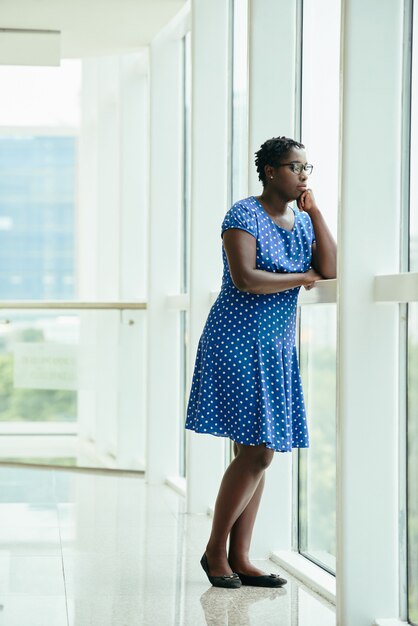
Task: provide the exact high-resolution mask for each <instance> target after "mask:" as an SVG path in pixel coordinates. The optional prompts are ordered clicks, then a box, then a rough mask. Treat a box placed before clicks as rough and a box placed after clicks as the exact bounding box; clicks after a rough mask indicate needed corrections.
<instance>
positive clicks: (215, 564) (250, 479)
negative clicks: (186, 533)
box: [206, 443, 274, 576]
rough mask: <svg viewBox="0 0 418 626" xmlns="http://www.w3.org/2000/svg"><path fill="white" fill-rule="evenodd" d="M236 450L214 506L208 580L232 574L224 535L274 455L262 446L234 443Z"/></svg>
mask: <svg viewBox="0 0 418 626" xmlns="http://www.w3.org/2000/svg"><path fill="white" fill-rule="evenodd" d="M236 446H237V448H238V453H237V455H236V456H235V458H234V459H233V460H232V461H231V463H230V464H229V466H228V467H227V469H226V471H225V474H224V476H223V478H222V482H221V486H220V488H219V493H218V496H217V499H216V502H215V510H214V516H213V522H212V531H211V535H210V537H209V541H208V544H207V546H206V556H207V559H208V565H209V572H210V574H211V576H223V575H230V574H232V572H233V570H232V569H231V567H230V565H229V563H228V559H227V555H226V541H227V538H228V535H229V533H230V531H231V528H232V526H233V525H234V523H235V521H236V520H237V519H238V517H239V516H240V515H241V513H242V512H243V511H244V509H245V508H246V507H247V505H248V503H249V502H250V500H251V498H252V497H253V495H254V493H255V491H256V489H257V487H258V484H259V482H260V480H261V479H262V477H263V474H264V470H265V469H266V468H267V467H268V466H269V465H270V463H271V461H272V459H273V455H274V450H271V449H269V448H266V446H265V445H264V444H260V445H258V446H249V445H243V444H240V443H238V444H236ZM243 573H245V572H243Z"/></svg>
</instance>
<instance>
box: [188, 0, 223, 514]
mask: <svg viewBox="0 0 418 626" xmlns="http://www.w3.org/2000/svg"><path fill="white" fill-rule="evenodd" d="M228 6H229V2H226V1H225V0H211V1H210V2H207V0H193V2H192V28H191V32H192V190H191V195H192V201H191V205H192V208H191V261H190V263H191V267H190V342H189V347H190V350H189V359H190V362H189V371H190V373H191V375H192V373H193V368H194V363H195V358H196V351H197V344H198V341H199V337H200V335H201V333H202V331H203V326H204V324H205V321H206V318H207V316H208V313H209V309H210V299H209V298H210V292H211V291H216V290H218V289H219V288H220V284H221V279H222V240H221V223H222V219H223V216H224V214H225V213H226V211H227V209H228V208H229V207H228V206H227V198H228V195H227V194H228V117H229V106H230V104H229V94H228V59H229V13H228ZM190 383H191V380H189V389H190ZM186 442H187V461H186V464H187V467H186V475H187V511H188V512H189V513H206V512H207V508H208V505H209V506H211V507H213V506H214V502H215V498H216V495H217V492H218V489H219V483H220V480H221V478H222V474H223V471H224V460H223V459H224V446H225V442H226V439H225V438H223V437H215V436H214V435H208V434H203V433H195V432H193V431H187V439H186Z"/></svg>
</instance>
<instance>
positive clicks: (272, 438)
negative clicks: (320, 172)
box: [185, 137, 336, 587]
mask: <svg viewBox="0 0 418 626" xmlns="http://www.w3.org/2000/svg"><path fill="white" fill-rule="evenodd" d="M304 148H305V146H304V145H303V144H302V143H299V142H297V141H294V140H293V139H289V138H287V137H276V138H272V139H269V140H267V141H266V142H265V143H263V145H262V146H261V148H260V150H258V152H256V159H255V164H256V167H257V171H258V177H259V179H260V180H261V182H262V184H263V191H262V193H261V195H260V196H250V197H248V198H245V199H243V200H240V201H239V202H236V203H235V204H234V205H233V206H232V207H231V208H230V209H229V211H227V213H226V215H225V217H224V220H223V222H222V226H221V237H222V238H223V249H222V255H223V263H224V272H223V277H222V288H221V292H220V294H219V296H218V298H217V300H216V302H215V303H214V304H213V306H212V308H211V310H210V313H209V316H208V319H207V321H206V324H205V327H204V329H203V333H202V336H201V338H200V341H199V345H198V348H197V355H196V363H195V368H194V373H193V380H192V386H191V391H190V397H189V402H188V407H187V417H186V423H185V428H188V429H190V430H194V431H196V432H198V433H208V434H212V435H215V436H220V437H229V438H230V439H231V440H232V441H233V442H234V454H235V458H234V459H233V461H232V462H231V463H230V465H229V467H228V468H227V470H226V471H225V474H224V476H223V479H222V482H221V486H220V489H219V494H218V496H217V500H216V503H215V510H214V517H213V523H212V531H211V535H210V538H209V541H208V544H207V546H206V550H205V553H204V554H203V556H202V559H201V565H202V567H203V569H204V570H205V572H206V574H207V576H208V578H209V581H210V582H211V583H212V584H213V585H214V586H218V587H239V586H241V585H242V584H248V585H255V586H268V587H277V586H280V585H283V584H285V583H286V582H287V581H286V580H285V579H284V578H281V577H280V576H276V575H274V574H270V575H268V574H266V573H265V572H262V571H261V570H259V569H258V568H256V567H254V566H253V565H252V564H251V562H250V561H249V548H250V542H251V535H252V530H253V526H254V522H255V518H256V514H257V510H258V506H259V503H260V499H261V495H262V492H263V488H264V482H265V469H266V468H267V467H268V466H269V465H270V463H271V461H272V458H273V455H274V452H275V451H276V452H291V450H292V448H307V447H309V434H308V428H307V422H306V413H305V404H304V396H303V390H302V385H301V377H300V372H299V364H298V359H297V352H296V344H295V333H296V311H297V298H298V294H299V290H300V287H301V286H302V285H303V286H304V287H305V289H311V288H312V287H313V286H314V285H315V282H316V281H317V280H318V279H321V278H335V277H336V243H335V241H334V239H333V237H332V234H331V232H330V230H329V229H328V227H327V225H326V223H325V221H324V218H323V216H322V214H321V212H320V210H319V208H318V207H317V205H316V203H315V199H314V196H313V193H312V190H311V189H308V188H307V185H306V181H307V177H308V175H309V174H310V173H311V172H312V168H313V166H312V165H309V164H308V163H307V161H306V153H305V150H304ZM293 200H296V201H297V206H298V209H299V211H297V212H296V211H294V210H293V209H292V208H291V207H289V206H288V203H289V202H292V201H293ZM317 244H318V249H317ZM311 264H312V267H310V266H311ZM228 535H229V550H228V555H227V553H226V541H227V537H228Z"/></svg>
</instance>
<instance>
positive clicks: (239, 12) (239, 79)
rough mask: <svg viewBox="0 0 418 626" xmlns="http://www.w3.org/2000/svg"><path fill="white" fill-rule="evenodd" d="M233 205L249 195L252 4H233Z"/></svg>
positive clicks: (241, 1)
mask: <svg viewBox="0 0 418 626" xmlns="http://www.w3.org/2000/svg"><path fill="white" fill-rule="evenodd" d="M232 12H233V20H232V155H231V158H232V172H231V204H232V203H233V202H236V201H237V200H240V199H241V198H243V197H244V196H246V195H247V191H248V180H247V170H248V0H233V2H232Z"/></svg>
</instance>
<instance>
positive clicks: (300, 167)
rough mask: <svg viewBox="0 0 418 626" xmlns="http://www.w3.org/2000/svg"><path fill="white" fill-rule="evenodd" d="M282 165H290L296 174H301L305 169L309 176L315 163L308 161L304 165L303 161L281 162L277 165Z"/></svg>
mask: <svg viewBox="0 0 418 626" xmlns="http://www.w3.org/2000/svg"><path fill="white" fill-rule="evenodd" d="M282 165H290V169H291V170H292V172H293V173H294V174H300V173H301V171H302V170H305V172H306V173H307V175H308V176H310V175H311V174H312V170H313V165H310V164H309V163H306V164H305V165H303V164H302V163H279V165H277V166H276V167H281V166H282Z"/></svg>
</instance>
